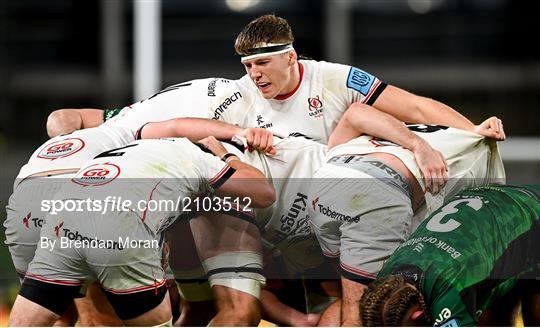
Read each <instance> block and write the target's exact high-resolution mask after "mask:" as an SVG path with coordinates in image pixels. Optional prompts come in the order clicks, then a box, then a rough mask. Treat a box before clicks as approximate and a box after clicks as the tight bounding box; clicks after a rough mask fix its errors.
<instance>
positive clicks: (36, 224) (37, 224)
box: [22, 212, 45, 229]
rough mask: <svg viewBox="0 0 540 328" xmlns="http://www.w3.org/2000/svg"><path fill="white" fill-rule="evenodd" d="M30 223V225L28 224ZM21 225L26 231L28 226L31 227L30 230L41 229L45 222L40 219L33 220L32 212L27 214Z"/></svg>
mask: <svg viewBox="0 0 540 328" xmlns="http://www.w3.org/2000/svg"><path fill="white" fill-rule="evenodd" d="M30 222H31V223H32V224H30ZM22 223H23V225H24V226H25V228H26V229H30V226H32V228H41V227H43V223H45V220H44V219H40V218H33V217H32V212H29V213H28V215H26V216H25V217H24V218H23V220H22Z"/></svg>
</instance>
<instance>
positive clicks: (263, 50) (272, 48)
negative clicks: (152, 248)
mask: <svg viewBox="0 0 540 328" xmlns="http://www.w3.org/2000/svg"><path fill="white" fill-rule="evenodd" d="M291 50H294V48H293V46H292V43H263V44H260V45H257V46H256V47H255V48H253V49H250V50H248V53H247V54H246V56H242V57H240V61H241V62H244V61H246V60H251V59H254V58H259V57H266V56H272V55H278V54H283V53H286V52H288V51H291Z"/></svg>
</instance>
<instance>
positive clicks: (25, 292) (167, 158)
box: [10, 138, 274, 326]
mask: <svg viewBox="0 0 540 328" xmlns="http://www.w3.org/2000/svg"><path fill="white" fill-rule="evenodd" d="M204 142H206V143H210V144H213V143H217V141H216V139H215V138H208V139H206V140H204ZM214 149H216V148H214ZM217 149H219V150H220V152H221V153H220V155H222V154H224V153H226V151H225V150H224V149H223V148H221V149H220V148H219V147H218V148H217ZM227 162H228V163H225V162H223V161H221V160H220V159H219V158H218V157H216V156H212V155H210V154H207V153H205V152H203V151H202V150H201V149H200V148H198V147H197V146H195V145H194V144H192V143H191V142H189V141H188V140H187V139H160V140H140V141H136V142H133V143H130V144H129V145H127V146H125V147H121V148H117V149H113V150H109V151H106V152H104V153H102V154H100V155H98V156H96V158H95V159H94V160H92V161H90V162H88V163H87V166H86V167H84V168H83V169H81V170H79V172H78V173H77V174H76V176H75V177H74V178H73V179H71V181H70V182H68V183H67V184H66V185H65V186H64V187H63V188H62V189H61V190H60V191H59V192H58V194H56V196H55V199H57V200H62V201H63V202H64V203H66V204H67V202H69V201H81V200H82V201H84V200H88V201H92V206H97V207H96V210H97V211H94V210H88V209H87V210H86V211H84V212H73V211H60V212H59V213H58V214H56V215H53V214H52V212H51V213H50V214H49V215H48V217H47V219H46V223H45V224H44V226H43V228H42V230H41V236H40V240H41V241H42V242H45V243H46V244H47V246H46V247H43V246H41V247H39V248H38V249H37V251H36V255H35V257H34V259H33V260H32V262H31V264H30V266H29V269H28V271H27V274H26V277H25V279H24V281H23V285H22V287H21V290H20V292H19V296H18V297H17V299H16V301H15V304H14V306H13V310H12V313H11V317H10V325H15V326H29V325H50V324H52V323H53V322H54V320H56V319H57V318H58V317H59V316H60V315H61V314H62V313H63V312H64V311H65V310H66V307H67V306H68V305H69V304H70V302H71V301H72V299H73V297H74V296H75V295H76V294H77V293H78V291H79V289H80V287H81V285H82V284H83V283H84V282H85V281H86V280H88V279H95V280H97V281H98V282H99V283H100V284H101V286H102V288H103V289H104V290H105V295H106V296H107V298H108V300H109V301H110V303H111V304H112V305H113V308H114V309H115V311H116V313H117V314H118V316H119V317H120V319H122V320H123V321H124V323H125V324H126V325H159V324H167V322H169V321H170V320H171V316H172V315H171V309H170V304H169V298H168V297H166V296H167V290H166V287H165V279H164V272H163V269H162V267H161V253H160V249H161V248H160V247H159V246H158V245H156V244H159V242H160V241H161V240H162V232H163V230H164V229H165V228H167V227H168V226H169V225H170V224H171V223H173V222H174V221H175V220H176V219H177V217H178V216H179V215H181V214H183V213H185V212H186V209H185V207H184V206H183V202H184V201H185V200H188V199H194V197H196V196H198V195H201V194H208V193H209V192H212V191H214V190H215V192H216V194H217V195H228V196H232V197H250V199H251V205H252V206H253V207H266V206H269V205H270V204H271V203H272V202H273V199H274V191H273V188H272V187H271V186H270V185H269V184H268V183H267V182H266V179H265V177H264V175H262V173H261V172H260V171H258V170H257V169H255V168H253V167H251V166H249V165H246V164H244V163H242V162H240V161H239V160H238V158H232V159H228V161H227ZM238 178H247V179H249V187H246V185H245V182H246V180H245V179H238ZM167 199H174V200H177V199H180V200H181V202H180V204H179V205H177V206H176V207H172V208H171V207H165V208H159V209H158V210H155V209H154V210H151V207H144V206H139V205H138V204H139V203H140V202H141V201H145V202H146V203H144V204H149V202H150V201H152V200H153V201H156V202H157V203H158V204H159V201H160V200H167ZM122 200H123V201H122ZM96 201H97V203H96ZM96 204H101V206H99V205H96ZM136 204H137V205H136ZM88 206H90V205H88ZM103 207H106V208H108V209H109V211H105V210H103V211H101V210H102V209H103ZM120 239H122V240H123V241H126V240H131V242H130V244H129V245H133V241H135V247H133V246H126V243H122V242H121V241H120ZM57 242H58V244H57ZM62 242H65V243H67V244H68V247H62V246H61V245H62ZM77 242H79V243H77ZM85 242H86V243H87V244H89V245H90V246H84V245H85V244H84V243H85ZM137 242H138V243H137ZM40 244H41V245H42V243H40ZM49 245H50V247H49ZM81 245H82V246H81ZM92 245H93V246H92Z"/></svg>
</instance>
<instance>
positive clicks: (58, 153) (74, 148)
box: [37, 138, 85, 161]
mask: <svg viewBox="0 0 540 328" xmlns="http://www.w3.org/2000/svg"><path fill="white" fill-rule="evenodd" d="M84 146H85V143H84V141H83V140H82V139H79V138H69V139H64V140H59V141H55V142H53V143H50V144H48V145H45V147H43V149H42V150H41V151H40V152H39V153H38V155H37V157H38V158H43V159H50V160H51V161H53V160H55V159H58V158H63V157H67V156H71V155H73V154H75V153H76V152H78V151H80V150H81V149H83V148H84Z"/></svg>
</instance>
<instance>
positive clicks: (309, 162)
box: [141, 110, 487, 325]
mask: <svg viewBox="0 0 540 328" xmlns="http://www.w3.org/2000/svg"><path fill="white" fill-rule="evenodd" d="M375 112H377V111H376V110H375ZM371 118H373V119H376V122H378V124H381V125H383V122H385V121H388V120H390V121H392V122H393V119H391V118H390V117H389V116H388V115H382V116H380V117H371ZM398 124H400V123H398ZM207 125H208V126H211V125H215V127H213V128H210V127H208V128H207V130H208V131H211V130H213V131H217V130H218V129H220V128H223V129H226V131H228V132H222V135H223V136H226V135H227V133H228V134H229V135H228V137H229V138H230V137H233V136H234V135H235V134H237V133H238V134H240V133H242V130H241V129H240V128H239V127H237V126H232V125H229V126H227V125H225V124H218V122H211V121H205V120H202V119H189V118H187V119H174V120H170V121H166V122H157V123H149V124H147V125H145V126H144V127H143V129H142V130H141V136H142V137H143V138H147V137H148V138H156V137H163V136H178V135H185V134H186V133H188V131H189V130H190V129H196V128H197V127H198V126H207ZM388 126H390V127H391V126H392V125H391V124H390V125H387V128H388ZM405 130H406V131H407V132H408V135H406V136H401V135H400V134H397V135H395V134H393V133H390V134H388V133H385V135H388V136H389V137H390V138H392V140H395V141H401V142H402V143H403V144H418V143H420V142H418V140H419V141H422V142H424V141H423V139H421V138H419V137H418V136H416V135H415V134H413V133H412V132H410V131H409V130H407V129H405ZM252 132H264V130H252ZM269 134H270V133H269V132H267V133H266V134H264V133H263V135H262V136H256V135H250V138H251V140H252V141H253V140H270V139H269V136H268V135H269ZM270 136H271V134H270ZM274 141H276V140H275V139H274ZM415 141H417V142H415ZM370 145H371V144H370ZM426 146H427V148H429V147H431V146H429V145H428V144H427V143H426ZM325 148H326V147H324V146H323V145H321V144H319V143H316V142H313V141H309V140H306V139H304V138H286V139H284V140H279V139H277V141H276V142H275V143H274V145H273V149H272V150H273V154H274V155H273V156H270V157H269V156H264V152H263V154H260V153H257V152H254V153H250V152H247V153H246V154H244V157H245V158H246V161H247V162H249V163H250V164H252V165H254V166H255V167H258V168H259V169H260V170H261V171H263V172H264V173H265V175H266V176H267V177H268V178H269V179H271V181H272V183H273V185H274V187H275V190H276V192H277V196H278V197H277V202H276V204H275V205H274V206H273V207H272V208H271V209H265V210H263V211H262V212H260V213H258V215H257V218H258V221H259V222H261V223H262V224H260V226H261V228H262V231H263V238H264V240H265V244H266V245H267V246H269V247H271V248H274V249H277V250H279V251H280V252H281V253H282V254H283V256H284V259H285V262H286V267H287V268H288V269H289V270H290V272H291V273H292V275H290V276H289V277H290V278H294V277H297V278H298V277H301V275H302V274H305V273H306V272H307V271H309V270H313V269H316V268H317V267H318V266H319V265H321V263H322V259H321V257H320V252H317V251H316V250H314V249H313V246H316V245H317V244H316V242H315V243H314V238H313V237H314V236H313V233H312V231H311V228H310V226H309V221H308V220H307V207H308V206H307V205H308V204H309V202H308V201H307V196H306V195H307V192H308V190H309V185H310V182H311V181H310V179H311V177H312V175H313V173H314V171H315V170H316V169H317V168H318V167H319V166H321V165H322V163H323V162H324V156H325ZM420 148H421V147H418V148H416V149H413V152H412V153H416V151H417V149H420ZM427 148H426V149H427ZM412 153H411V154H412ZM437 154H438V153H437ZM441 156H442V155H441ZM411 160H412V161H413V162H414V159H411ZM478 160H479V162H482V160H483V161H484V162H487V159H486V158H478ZM484 174H485V173H484ZM295 178H301V179H296V180H295ZM302 179H303V180H302ZM379 205H380V204H379ZM409 206H410V205H409ZM204 235H205V236H208V234H207V233H205V234H204ZM196 239H197V238H196ZM299 241H302V242H299ZM302 243H303V244H302ZM308 254H309V256H308ZM310 261H311V262H310ZM214 269H215V268H214ZM319 277H321V275H319ZM324 278H328V277H324ZM182 279H183V280H185V279H186V277H185V276H184V275H183V276H182ZM231 279H233V278H231ZM210 280H212V278H211V277H210ZM200 294H201V295H202V294H204V293H202V292H201V293H200ZM257 295H258V294H257ZM270 297H271V296H270ZM265 305H268V303H267V304H265V303H264V302H263V307H265ZM280 319H281V322H287V321H285V319H284V318H280ZM287 323H288V324H289V325H292V324H294V323H292V321H289V322H287Z"/></svg>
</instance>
